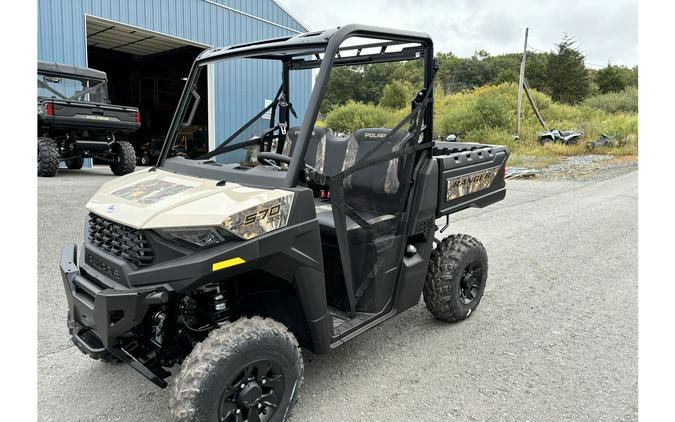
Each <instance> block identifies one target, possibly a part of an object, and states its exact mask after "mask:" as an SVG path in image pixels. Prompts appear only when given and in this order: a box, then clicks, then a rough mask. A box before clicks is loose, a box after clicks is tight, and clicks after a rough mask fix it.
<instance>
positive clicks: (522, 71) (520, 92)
mask: <svg viewBox="0 0 675 422" xmlns="http://www.w3.org/2000/svg"><path fill="white" fill-rule="evenodd" d="M529 29H530V28H525V46H524V47H523V58H522V60H521V61H520V78H519V80H518V117H517V118H516V136H518V137H520V113H521V112H522V108H523V107H522V105H523V85H524V84H525V58H526V57H527V33H528V32H529Z"/></svg>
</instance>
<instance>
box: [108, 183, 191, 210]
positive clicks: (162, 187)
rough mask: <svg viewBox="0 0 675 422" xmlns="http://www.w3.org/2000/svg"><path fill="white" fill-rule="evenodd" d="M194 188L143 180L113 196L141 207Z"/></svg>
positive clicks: (116, 192) (118, 191)
mask: <svg viewBox="0 0 675 422" xmlns="http://www.w3.org/2000/svg"><path fill="white" fill-rule="evenodd" d="M193 188H194V187H193V186H189V185H183V184H180V183H174V182H169V181H166V180H143V181H141V182H138V183H134V184H133V185H131V186H127V187H125V188H122V189H119V190H116V191H114V192H112V193H111V195H113V196H117V197H120V198H124V199H127V200H129V201H136V202H138V204H140V205H147V204H155V203H157V202H159V201H161V200H162V199H166V198H168V197H170V196H173V195H176V194H179V193H181V192H184V191H186V190H188V189H193Z"/></svg>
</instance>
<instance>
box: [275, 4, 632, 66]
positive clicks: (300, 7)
mask: <svg viewBox="0 0 675 422" xmlns="http://www.w3.org/2000/svg"><path fill="white" fill-rule="evenodd" d="M282 3H283V4H284V5H285V6H287V8H288V10H290V11H291V13H292V14H294V15H295V16H297V17H298V18H299V19H301V20H302V21H303V22H305V23H306V24H307V25H309V26H310V29H312V30H319V29H326V28H332V27H336V26H340V25H344V24H347V23H363V24H368V25H376V26H388V27H394V28H402V29H413V30H421V31H425V32H428V33H429V34H431V35H432V36H433V38H434V42H435V43H436V50H437V51H452V52H453V53H454V54H456V55H458V56H463V57H466V56H471V55H472V54H473V53H474V52H475V51H476V50H487V51H488V52H490V53H491V54H501V53H514V52H519V51H522V49H523V35H524V32H525V27H529V28H530V41H529V44H530V46H531V47H533V48H535V49H539V50H544V51H550V50H552V49H554V48H555V43H557V42H558V41H560V39H561V38H562V36H563V34H565V33H567V34H569V35H572V36H574V38H575V39H576V41H577V45H578V47H579V48H580V49H581V50H582V51H584V53H585V54H586V61H587V64H588V65H589V66H590V67H598V66H604V65H606V64H607V62H608V61H611V62H612V63H613V64H623V65H627V66H634V65H636V64H637V63H638V48H637V0H611V1H610V0H600V1H580V0H539V1H536V2H535V1H528V0H502V1H499V0H492V1H488V0H473V1H470V0H453V1H448V0H441V1H438V0H437V1H433V0H415V1H409V0H370V1H365V0H341V1H335V2H324V1H315V0H282Z"/></svg>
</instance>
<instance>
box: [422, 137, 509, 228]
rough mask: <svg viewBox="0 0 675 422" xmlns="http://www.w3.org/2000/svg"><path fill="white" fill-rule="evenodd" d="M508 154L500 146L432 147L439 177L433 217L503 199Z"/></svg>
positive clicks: (449, 145) (458, 145)
mask: <svg viewBox="0 0 675 422" xmlns="http://www.w3.org/2000/svg"><path fill="white" fill-rule="evenodd" d="M508 156H509V150H508V148H507V147H505V146H500V145H483V144H468V143H454V142H452V143H438V144H437V146H436V148H434V158H435V159H436V160H438V169H439V171H438V174H439V178H440V180H439V186H440V189H439V198H438V208H437V209H436V216H437V217H440V216H442V215H446V214H451V213H453V212H457V211H460V210H462V209H465V208H469V207H478V208H483V207H485V206H487V205H490V204H493V203H495V202H497V201H501V200H502V199H504V197H505V196H506V182H505V181H504V169H505V167H506V159H507V158H508Z"/></svg>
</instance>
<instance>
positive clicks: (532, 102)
mask: <svg viewBox="0 0 675 422" xmlns="http://www.w3.org/2000/svg"><path fill="white" fill-rule="evenodd" d="M523 88H525V94H526V95H527V100H528V101H529V102H530V105H531V106H532V110H534V114H535V115H536V116H537V119H539V123H541V125H542V126H543V127H544V130H548V128H547V127H546V122H544V119H543V118H542V117H541V113H539V109H538V108H537V104H536V103H535V102H534V98H532V95H531V94H530V87H529V86H528V85H527V79H523Z"/></svg>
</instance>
